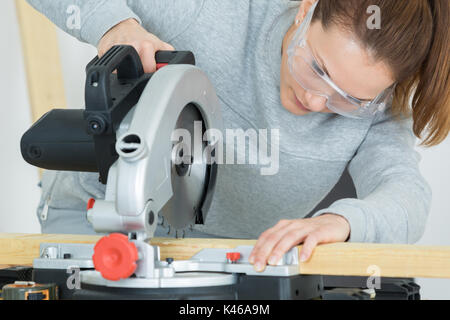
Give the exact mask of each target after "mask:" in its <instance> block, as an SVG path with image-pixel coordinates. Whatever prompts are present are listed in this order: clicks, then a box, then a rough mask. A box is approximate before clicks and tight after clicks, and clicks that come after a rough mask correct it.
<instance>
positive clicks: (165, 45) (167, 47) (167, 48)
mask: <svg viewBox="0 0 450 320" xmlns="http://www.w3.org/2000/svg"><path fill="white" fill-rule="evenodd" d="M161 50H167V51H175V48H174V47H173V46H172V45H170V44H168V43H166V42H162V47H161Z"/></svg>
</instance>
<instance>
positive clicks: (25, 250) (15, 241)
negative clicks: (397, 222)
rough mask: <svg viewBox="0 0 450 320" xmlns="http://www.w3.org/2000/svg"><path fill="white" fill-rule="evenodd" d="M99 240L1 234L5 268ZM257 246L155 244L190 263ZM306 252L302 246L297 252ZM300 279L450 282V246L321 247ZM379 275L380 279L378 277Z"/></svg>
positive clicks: (242, 242) (200, 242) (218, 241)
mask: <svg viewBox="0 0 450 320" xmlns="http://www.w3.org/2000/svg"><path fill="white" fill-rule="evenodd" d="M99 238H100V237H98V236H83V235H48V234H47V235H41V234H8V233H0V265H31V264H32V262H33V259H34V258H36V257H38V256H39V245H40V243H42V242H64V243H68V242H69V243H95V242H96V241H97V240H98V239H99ZM255 242H256V241H254V240H235V239H232V240H229V239H164V238H155V239H152V241H151V243H152V244H153V245H159V246H160V248H161V259H165V258H167V257H172V258H174V259H175V260H185V259H189V258H191V257H192V256H193V255H194V254H196V253H197V252H199V251H200V250H201V249H203V248H229V249H232V248H235V247H236V246H239V245H253V244H254V243H255ZM298 249H299V250H301V246H298ZM299 269H300V270H299V271H300V273H301V274H321V275H347V276H370V275H379V276H382V277H402V278H408V277H420V278H450V246H418V245H397V244H371V243H333V244H323V245H319V246H318V247H317V248H316V249H315V250H314V253H313V256H312V257H311V259H310V260H309V261H307V262H305V263H300V265H299ZM377 271H379V274H375V272H377Z"/></svg>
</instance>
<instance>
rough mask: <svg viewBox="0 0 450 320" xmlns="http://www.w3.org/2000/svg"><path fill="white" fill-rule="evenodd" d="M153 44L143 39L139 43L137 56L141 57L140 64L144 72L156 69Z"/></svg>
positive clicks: (151, 71)
mask: <svg viewBox="0 0 450 320" xmlns="http://www.w3.org/2000/svg"><path fill="white" fill-rule="evenodd" d="M156 51H157V50H155V46H154V45H153V43H152V42H150V41H143V42H141V44H140V48H139V51H138V52H139V56H140V57H141V61H142V66H143V67H144V72H145V73H153V72H155V71H156V61H155V52H156Z"/></svg>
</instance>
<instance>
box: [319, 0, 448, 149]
mask: <svg viewBox="0 0 450 320" xmlns="http://www.w3.org/2000/svg"><path fill="white" fill-rule="evenodd" d="M372 5H376V6H378V7H379V8H380V14H381V29H370V28H368V27H367V20H368V19H369V17H370V16H371V15H372V13H367V9H368V8H369V6H372ZM449 12H450V1H449V0H407V1H399V0H346V1H342V0H320V1H319V3H318V5H317V8H316V11H315V13H314V17H313V21H315V20H320V21H321V23H322V25H323V27H324V28H327V27H329V26H330V25H331V24H333V25H335V26H339V27H341V28H342V27H343V28H345V29H346V30H348V31H351V32H353V34H355V35H356V37H357V38H358V39H359V41H360V42H361V44H362V45H363V46H364V47H365V48H367V49H368V50H369V52H371V53H372V56H373V58H374V59H375V60H376V61H384V62H386V63H387V64H388V65H389V66H390V68H391V69H392V71H393V73H394V76H395V79H396V80H397V83H398V84H397V88H396V91H395V94H394V101H393V104H392V109H391V111H392V113H393V114H394V115H400V114H403V115H406V116H410V115H412V118H413V121H414V124H413V131H414V134H415V135H416V136H417V137H418V138H422V135H423V134H424V132H426V137H425V138H424V139H423V141H422V145H425V146H433V145H437V144H439V143H440V142H442V141H443V140H444V139H445V138H446V137H447V135H448V133H449V130H450V84H449V73H450V54H449V51H450V34H449V19H450V17H449V15H450V13H449ZM413 94H414V95H413ZM412 95H413V96H412ZM411 96H412V100H411V104H412V109H411V108H410V97H411Z"/></svg>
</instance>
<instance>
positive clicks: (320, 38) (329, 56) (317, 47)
mask: <svg viewBox="0 0 450 320" xmlns="http://www.w3.org/2000/svg"><path fill="white" fill-rule="evenodd" d="M304 3H306V1H304ZM302 10H305V8H300V11H302ZM300 21H301V20H300ZM299 25H300V23H299V24H298V25H295V24H294V25H293V26H291V28H290V29H289V30H288V32H287V33H286V35H285V37H284V40H283V50H282V62H281V74H280V78H281V81H280V98H281V103H282V105H283V106H284V107H285V108H286V109H287V110H288V111H289V112H291V113H293V114H295V115H305V114H308V113H310V112H324V113H334V112H333V111H331V110H329V109H328V108H327V106H326V98H324V97H322V96H319V95H314V94H312V93H310V92H308V91H306V90H305V89H303V88H302V86H301V85H300V84H299V83H298V82H297V81H296V80H295V79H294V78H293V77H292V75H291V73H290V71H289V67H288V55H287V48H288V46H289V43H290V41H291V39H292V37H293V36H294V34H295V31H296V30H297V28H298V26H299ZM308 43H309V45H310V47H311V50H312V52H313V54H314V57H315V59H316V60H317V62H318V63H319V65H320V67H321V68H322V70H324V71H326V72H327V73H328V75H329V77H330V78H331V80H332V81H333V82H334V83H335V84H337V85H338V86H339V87H340V88H341V89H342V90H344V91H346V92H347V93H349V94H351V95H352V96H353V97H355V98H359V99H360V100H372V99H374V98H375V97H376V96H377V95H378V94H380V93H381V92H382V91H383V90H384V89H386V88H387V87H389V86H390V85H392V84H393V83H394V77H393V76H392V73H391V70H390V68H389V67H388V66H387V65H385V64H384V63H383V62H375V61H373V59H372V58H371V56H370V53H369V52H368V51H367V50H365V49H364V48H362V47H361V46H360V45H359V44H358V43H357V41H355V40H354V39H353V37H352V35H351V34H349V33H348V32H345V31H342V30H340V29H339V28H338V27H336V26H330V27H329V28H328V29H327V30H325V29H324V28H323V27H322V24H321V22H319V21H316V22H314V23H312V24H311V26H310V28H309V32H308Z"/></svg>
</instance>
